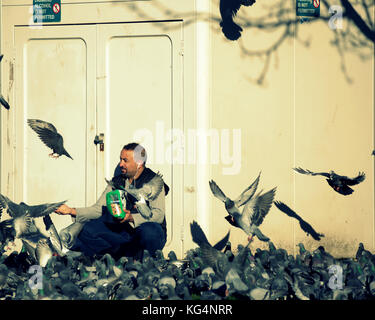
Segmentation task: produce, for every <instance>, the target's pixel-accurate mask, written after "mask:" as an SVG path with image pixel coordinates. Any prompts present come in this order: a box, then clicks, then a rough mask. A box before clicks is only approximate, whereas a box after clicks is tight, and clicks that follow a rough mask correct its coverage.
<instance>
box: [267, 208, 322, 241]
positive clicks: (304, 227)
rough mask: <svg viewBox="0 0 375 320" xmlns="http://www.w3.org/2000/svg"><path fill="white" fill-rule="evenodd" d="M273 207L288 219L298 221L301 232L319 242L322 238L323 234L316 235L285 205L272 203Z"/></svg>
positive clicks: (308, 225)
mask: <svg viewBox="0 0 375 320" xmlns="http://www.w3.org/2000/svg"><path fill="white" fill-rule="evenodd" d="M274 204H275V206H276V207H277V208H278V209H279V210H281V211H282V212H284V213H285V214H287V215H288V216H289V217H292V218H295V219H297V220H298V221H299V225H300V227H301V229H302V230H303V231H305V232H306V233H307V235H311V236H312V237H313V239H314V240H317V241H320V238H321V237H324V234H322V233H317V232H316V231H315V230H314V228H313V227H312V226H311V225H310V224H309V223H308V222H306V221H305V220H303V219H302V218H301V217H300V216H299V215H298V214H297V213H295V212H294V211H293V210H292V209H291V208H289V207H288V206H287V205H286V204H285V203H283V202H281V201H274Z"/></svg>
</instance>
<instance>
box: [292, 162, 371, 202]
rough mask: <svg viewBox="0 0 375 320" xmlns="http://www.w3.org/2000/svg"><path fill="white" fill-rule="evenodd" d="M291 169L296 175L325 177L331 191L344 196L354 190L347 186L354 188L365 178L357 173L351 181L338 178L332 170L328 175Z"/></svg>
mask: <svg viewBox="0 0 375 320" xmlns="http://www.w3.org/2000/svg"><path fill="white" fill-rule="evenodd" d="M293 169H294V170H295V171H297V172H298V173H302V174H309V175H312V176H316V175H320V176H324V177H327V178H328V179H327V182H328V184H329V185H330V186H331V187H332V189H333V190H335V191H336V192H338V193H340V194H343V195H344V196H347V195H349V194H352V193H353V191H354V190H353V189H352V188H350V187H349V186H354V185H356V184H359V183H361V182H362V181H363V180H365V177H366V175H365V173H364V172H359V174H358V176H356V177H355V178H353V179H351V178H348V177H346V176H340V175H338V174H336V173H335V172H334V171H332V170H331V171H330V172H329V173H327V172H312V171H310V170H304V169H302V168H299V167H298V168H293Z"/></svg>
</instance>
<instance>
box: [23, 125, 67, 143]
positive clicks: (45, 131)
mask: <svg viewBox="0 0 375 320" xmlns="http://www.w3.org/2000/svg"><path fill="white" fill-rule="evenodd" d="M27 123H28V124H29V126H30V127H31V129H33V130H34V131H35V132H36V133H37V134H38V136H39V138H40V140H42V141H43V143H44V144H45V145H46V146H47V147H49V148H51V149H53V150H56V149H59V146H60V147H61V146H62V143H63V141H62V136H61V135H60V134H59V133H58V132H57V130H56V128H55V126H54V125H53V124H51V123H48V122H46V121H42V120H38V119H28V120H27ZM60 144H61V145H60Z"/></svg>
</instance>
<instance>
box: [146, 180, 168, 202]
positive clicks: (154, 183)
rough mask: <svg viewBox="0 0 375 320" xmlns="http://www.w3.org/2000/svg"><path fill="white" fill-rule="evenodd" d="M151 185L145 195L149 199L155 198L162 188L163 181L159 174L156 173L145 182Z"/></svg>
mask: <svg viewBox="0 0 375 320" xmlns="http://www.w3.org/2000/svg"><path fill="white" fill-rule="evenodd" d="M147 185H149V186H150V187H151V194H149V195H147V199H148V200H150V201H153V200H155V199H156V198H157V197H158V196H159V194H160V192H161V191H162V190H163V188H164V181H163V178H162V176H161V175H160V174H156V176H155V177H154V178H152V179H151V181H150V182H148V183H147Z"/></svg>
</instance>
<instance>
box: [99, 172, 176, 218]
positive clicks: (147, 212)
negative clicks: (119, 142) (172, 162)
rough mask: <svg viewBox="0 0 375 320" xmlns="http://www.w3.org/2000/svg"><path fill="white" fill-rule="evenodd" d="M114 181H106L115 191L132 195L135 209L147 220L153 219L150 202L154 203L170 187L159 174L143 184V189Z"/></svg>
mask: <svg viewBox="0 0 375 320" xmlns="http://www.w3.org/2000/svg"><path fill="white" fill-rule="evenodd" d="M114 180H117V179H112V180H111V181H109V180H107V179H105V181H106V182H107V184H108V185H110V186H111V187H112V188H113V189H121V190H124V191H125V192H126V193H127V194H130V195H131V196H133V197H134V198H135V199H136V202H135V207H136V209H137V210H138V212H139V213H140V214H141V215H142V216H143V217H144V218H145V219H150V218H151V217H152V211H151V209H150V207H149V205H148V202H149V201H154V200H155V199H156V198H157V197H158V196H159V194H160V192H161V191H162V190H163V187H164V188H165V190H166V193H167V190H169V187H168V186H167V185H166V184H165V183H164V181H163V176H162V175H161V174H160V173H159V172H157V173H156V176H154V177H153V178H152V179H151V180H150V181H148V182H146V183H144V184H143V186H142V187H141V188H135V187H134V186H133V185H132V184H129V185H127V186H125V187H124V186H121V185H118V184H116V183H115V182H114Z"/></svg>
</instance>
